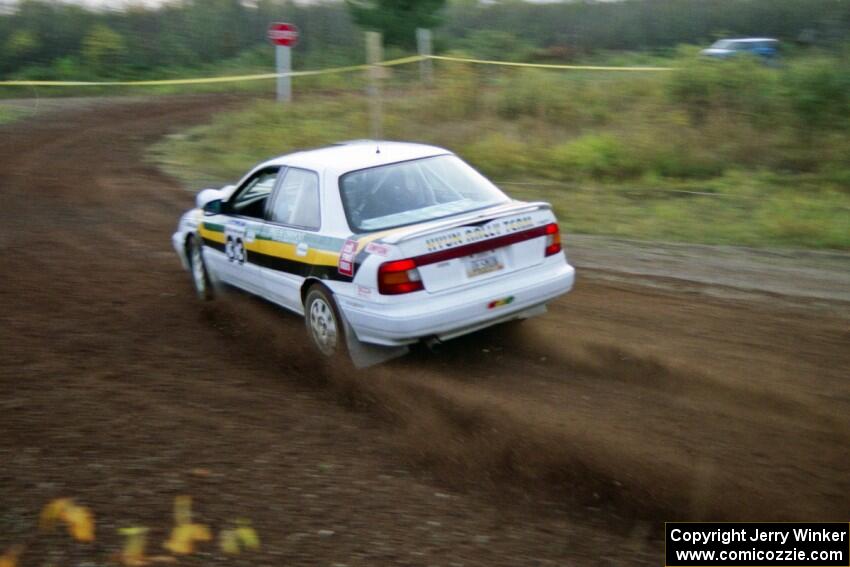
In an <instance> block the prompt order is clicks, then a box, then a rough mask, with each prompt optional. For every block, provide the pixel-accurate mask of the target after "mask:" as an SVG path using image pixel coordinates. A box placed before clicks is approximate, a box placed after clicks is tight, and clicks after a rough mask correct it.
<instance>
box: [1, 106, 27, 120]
mask: <svg viewBox="0 0 850 567" xmlns="http://www.w3.org/2000/svg"><path fill="white" fill-rule="evenodd" d="M30 114H32V111H31V110H29V109H26V108H19V107H16V106H9V105H3V104H0V124H8V123H10V122H15V121H16V120H20V119H22V118H26V117H27V116H29V115H30Z"/></svg>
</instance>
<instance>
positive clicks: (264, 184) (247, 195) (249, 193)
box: [230, 168, 279, 218]
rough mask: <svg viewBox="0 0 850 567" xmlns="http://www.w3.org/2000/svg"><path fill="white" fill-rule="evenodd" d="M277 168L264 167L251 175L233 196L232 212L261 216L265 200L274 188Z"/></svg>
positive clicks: (255, 216) (247, 215)
mask: <svg viewBox="0 0 850 567" xmlns="http://www.w3.org/2000/svg"><path fill="white" fill-rule="evenodd" d="M278 171H279V170H278V169H277V168H274V169H264V170H262V171H258V172H257V173H255V174H254V175H253V176H251V178H250V179H248V181H246V182H245V184H244V185H243V186H242V188H241V189H240V190H239V191H238V192H237V193H236V195H235V196H234V197H233V199H232V201H231V203H230V207H231V210H232V212H233V213H235V214H237V215H244V216H246V217H254V218H263V213H264V211H265V209H266V200H267V199H268V197H269V195H270V194H271V192H272V189H274V186H275V182H276V181H277V176H278Z"/></svg>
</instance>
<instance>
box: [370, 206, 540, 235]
mask: <svg viewBox="0 0 850 567" xmlns="http://www.w3.org/2000/svg"><path fill="white" fill-rule="evenodd" d="M541 209H548V210H551V209H552V205H550V204H549V203H544V202H543V201H539V202H535V203H509V204H507V205H502V206H501V207H498V208H496V209H486V210H484V211H476V212H475V213H472V214H469V215H466V216H461V217H452V218H451V219H446V220H443V221H435V222H433V223H428V226H426V227H423V228H420V229H418V230H415V229H414V230H411V231H409V232H408V231H401V232H399V233H396V234H390V235H387V236H385V237H384V238H382V239H381V240H382V241H383V242H386V243H387V244H398V243H400V242H405V241H407V240H411V239H413V238H420V237H422V236H428V235H431V234H434V233H437V232H441V231H443V230H445V229H447V228H451V227H455V226H463V225H465V224H471V223H475V222H479V221H482V220H495V219H500V218H503V217H509V216H512V215H518V214H522V213H531V212H534V211H539V210H541Z"/></svg>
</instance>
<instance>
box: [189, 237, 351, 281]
mask: <svg viewBox="0 0 850 567" xmlns="http://www.w3.org/2000/svg"><path fill="white" fill-rule="evenodd" d="M204 246H209V247H210V248H215V249H216V250H218V251H219V252H225V247H224V244H222V243H221V242H216V241H215V240H210V239H209V238H204ZM246 256H247V258H246V261H247V262H248V263H250V264H255V265H257V266H260V267H263V268H267V269H269V270H275V271H278V272H286V273H287V274H293V275H296V276H301V277H302V278H310V277H312V278H319V279H320V280H333V281H340V282H350V281H352V280H353V279H354V278H352V277H350V276H343V275H342V274H340V273H339V271H338V270H337V267H336V266H319V265H316V264H308V263H307V262H299V261H297V260H289V259H288V258H280V257H278V256H270V255H269V254H261V253H260V252H255V251H253V250H248V251H246Z"/></svg>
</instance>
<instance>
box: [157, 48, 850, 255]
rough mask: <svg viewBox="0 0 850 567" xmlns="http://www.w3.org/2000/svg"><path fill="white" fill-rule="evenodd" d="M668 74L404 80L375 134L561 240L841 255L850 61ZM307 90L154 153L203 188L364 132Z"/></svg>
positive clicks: (848, 212) (362, 102) (699, 66)
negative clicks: (468, 173) (545, 208)
mask: <svg viewBox="0 0 850 567" xmlns="http://www.w3.org/2000/svg"><path fill="white" fill-rule="evenodd" d="M673 63H674V64H676V65H679V67H680V70H679V71H676V72H675V73H660V74H630V75H628V76H624V75H622V74H603V73H589V72H581V73H563V72H551V71H536V70H534V71H528V70H519V71H514V70H507V71H506V70H493V69H489V68H487V69H479V68H473V67H471V66H467V65H458V64H439V65H437V69H436V71H437V76H438V77H439V81H438V84H437V85H435V86H434V87H433V88H430V89H423V88H422V87H421V86H416V85H415V84H413V86H412V85H411V83H410V82H406V81H404V80H402V78H404V75H403V74H397V75H394V77H393V78H391V79H390V81H388V83H389V84H388V88H387V89H386V91H387V93H388V95H387V97H386V100H385V101H384V136H385V137H388V138H392V139H404V140H413V141H422V142H428V143H435V144H439V145H442V146H444V147H447V148H450V149H452V150H454V151H456V152H457V153H458V154H459V155H461V156H462V157H464V158H465V159H467V160H468V161H470V162H471V163H472V164H473V165H475V166H476V167H477V168H479V169H480V170H481V171H483V172H484V173H485V174H487V175H488V176H490V177H491V178H492V179H494V180H495V181H496V182H497V183H498V184H500V185H501V186H502V187H503V189H505V190H506V191H507V192H508V193H510V194H512V195H514V196H516V197H518V198H523V199H543V200H547V201H550V202H552V203H553V204H554V206H555V208H556V210H557V212H558V214H559V217H560V218H561V220H562V223H563V225H564V227H565V229H566V230H567V231H570V232H581V233H589V234H608V235H617V236H622V237H630V238H638V239H657V240H667V241H681V242H700V243H723V244H738V245H748V246H783V247H810V248H833V249H850V164H848V162H847V160H846V156H847V155H850V140H849V139H848V130H850V120H848V108H850V98H848V96H849V95H848V92H850V89H847V88H845V87H847V86H848V84H850V83H848V81H850V73H848V70H847V64H846V62H844V63H842V62H841V60H840V59H839V58H836V59H834V60H833V59H830V58H829V57H828V56H824V55H813V56H811V57H810V58H808V59H805V60H801V61H793V62H791V63H790V64H788V65H786V66H785V67H783V68H780V69H771V68H766V67H763V66H761V65H758V64H757V63H755V62H752V61H741V62H737V63H728V64H716V63H711V62H699V61H695V60H694V58H693V57H691V56H690V55H689V54H685V55H683V56H681V57H680V58H679V59H678V60H674V61H673ZM296 92H298V91H296ZM302 92H303V91H302ZM315 92H316V91H313V93H312V94H310V95H309V96H305V95H302V98H300V99H298V100H296V102H295V103H294V104H292V105H290V106H288V107H285V106H280V105H277V104H274V103H266V102H263V103H256V104H253V105H251V106H249V107H247V108H245V109H243V110H239V111H235V112H231V113H226V114H222V115H219V116H217V117H216V118H215V119H214V120H213V121H212V122H211V123H210V124H208V125H205V126H201V127H197V128H194V129H191V130H189V131H187V132H184V133H182V134H178V135H176V136H173V137H171V138H169V139H167V140H165V141H163V142H162V143H160V144H158V145H157V146H156V147H155V148H154V150H153V153H154V155H155V157H156V158H157V159H158V160H159V161H160V162H161V163H162V164H163V165H164V166H165V167H166V169H168V170H169V171H170V172H172V173H173V174H175V175H177V176H178V177H180V178H182V179H183V180H184V181H185V182H187V183H190V184H192V185H197V186H200V185H203V184H207V183H213V182H221V181H225V180H227V181H230V180H233V179H235V178H237V177H239V176H240V175H241V174H242V173H243V172H244V171H245V170H246V169H247V168H248V167H250V166H251V165H252V164H254V163H256V162H258V161H260V160H261V159H264V158H266V157H270V156H273V155H278V154H282V153H285V152H287V151H291V150H294V149H299V148H309V147H314V146H320V145H323V144H327V143H329V142H333V141H338V140H341V139H350V138H362V137H366V136H367V135H368V107H367V100H366V99H365V98H364V97H363V96H362V95H361V94H359V93H358V94H347V95H345V94H339V91H337V94H334V95H326V96H321V95H316V94H315Z"/></svg>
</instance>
